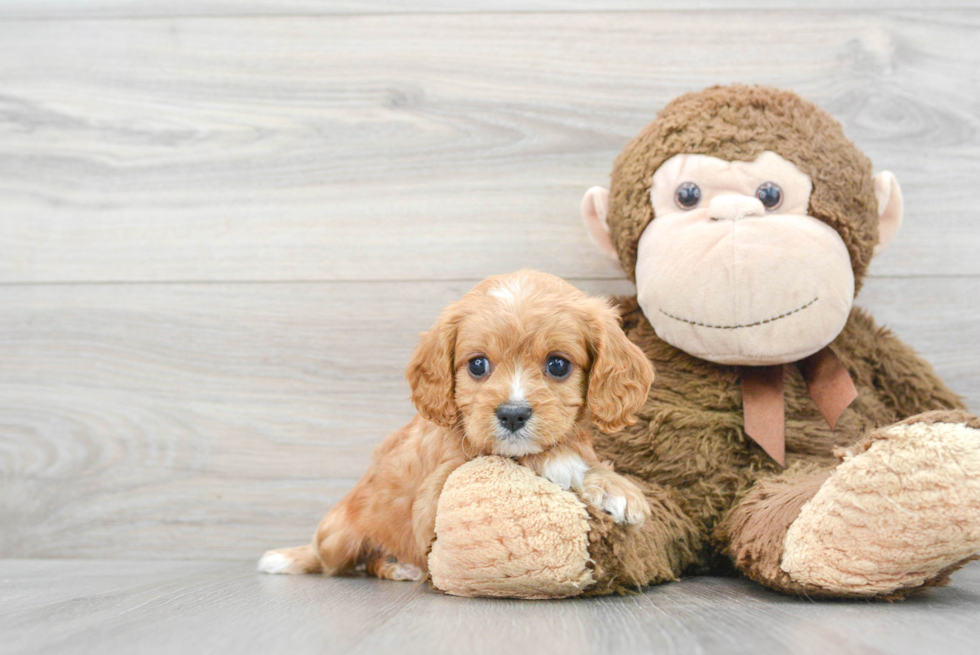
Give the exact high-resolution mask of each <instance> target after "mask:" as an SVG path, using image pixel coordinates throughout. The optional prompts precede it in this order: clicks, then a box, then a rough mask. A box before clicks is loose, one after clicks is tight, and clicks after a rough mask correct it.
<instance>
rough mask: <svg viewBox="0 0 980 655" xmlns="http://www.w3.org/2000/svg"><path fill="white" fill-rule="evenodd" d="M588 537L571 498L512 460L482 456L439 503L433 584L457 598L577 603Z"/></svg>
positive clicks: (586, 580)
mask: <svg viewBox="0 0 980 655" xmlns="http://www.w3.org/2000/svg"><path fill="white" fill-rule="evenodd" d="M588 532H589V515H588V512H587V511H586V509H585V505H584V504H583V503H582V502H581V501H580V500H579V499H578V498H577V497H576V496H575V495H574V494H571V493H568V492H566V491H563V490H562V489H561V488H560V487H559V486H558V485H556V484H555V483H553V482H551V481H549V480H546V479H544V478H541V477H538V476H537V475H535V474H534V472H533V471H531V470H530V469H528V468H526V467H524V466H520V465H519V464H516V463H515V462H513V461H511V460H509V459H504V458H502V457H479V458H477V459H474V460H473V461H471V462H467V463H466V464H464V465H463V466H461V467H460V468H459V469H457V470H456V471H455V472H454V473H453V474H452V475H450V476H449V479H448V480H447V481H446V486H445V487H444V488H443V491H442V495H441V496H440V498H439V508H438V511H437V514H436V541H435V544H433V546H432V552H431V553H430V554H429V572H430V573H431V575H432V583H433V585H435V587H436V588H438V589H441V590H442V591H445V592H446V593H449V594H453V595H456V596H502V597H509V598H565V597H568V596H575V595H578V594H580V593H582V591H584V590H585V589H586V588H588V587H589V586H590V585H592V584H593V579H592V572H591V570H590V569H589V567H588V563H589V552H588Z"/></svg>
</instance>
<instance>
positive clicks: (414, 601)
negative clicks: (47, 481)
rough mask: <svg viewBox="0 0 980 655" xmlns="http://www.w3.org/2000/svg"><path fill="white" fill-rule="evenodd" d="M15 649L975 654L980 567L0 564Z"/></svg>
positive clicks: (2, 627)
mask: <svg viewBox="0 0 980 655" xmlns="http://www.w3.org/2000/svg"><path fill="white" fill-rule="evenodd" d="M0 581H2V583H3V585H2V592H0V635H2V636H3V638H2V640H0V653H3V655H15V654H18V655H19V654H28V653H29V654H31V655H44V654H48V653H57V654H58V655H69V654H81V653H114V652H125V653H133V654H150V653H179V652H190V653H240V654H241V655H247V654H250V653H263V654H265V653H286V652H288V653H291V654H294V655H302V654H305V653H317V654H320V653H324V652H329V653H354V654H357V653H364V654H371V655H374V654H377V653H399V654H406V655H412V654H415V653H426V654H430V653H432V654H440V653H448V654H453V655H455V654H457V653H474V654H477V655H478V654H482V653H518V654H521V653H535V654H540V653H608V654H609V655H619V654H620V653H624V654H625V653H629V654H633V653H662V654H664V655H679V654H696V653H697V654H701V653H730V654H732V655H742V654H745V655H757V654H758V653H767V654H768V653H771V654H774V655H778V654H782V653H792V654H793V655H810V654H814V655H817V654H819V655H823V654H825V653H844V654H859V653H861V654H864V653H869V654H870V653H892V654H895V655H912V654H916V655H917V654H919V653H944V655H959V654H961V653H963V654H967V653H975V652H976V643H977V640H978V639H980V624H978V623H977V621H976V616H977V613H978V612H980V565H977V564H973V565H970V566H969V567H967V568H966V569H964V570H963V571H960V572H959V573H958V574H957V575H956V576H955V577H954V578H953V584H952V585H951V586H950V587H948V588H944V589H934V590H932V591H930V592H929V593H928V595H926V596H924V597H922V598H916V599H912V600H909V601H906V602H902V603H897V604H890V603H854V602H850V603H841V602H816V603H815V602H811V601H808V600H806V599H798V598H793V597H787V596H782V595H777V594H775V593H772V592H769V591H766V590H765V589H763V588H761V587H760V586H758V585H755V584H754V583H751V582H748V581H746V580H741V579H725V578H713V577H701V578H691V579H688V580H683V581H681V582H677V583H672V584H667V585H662V586H659V587H653V588H650V589H648V590H646V591H644V592H643V593H641V594H638V595H635V596H627V597H611V598H589V599H583V600H572V601H567V600H566V601H558V602H547V601H511V600H487V599H469V598H454V597H452V596H444V595H442V594H439V593H437V592H435V591H432V590H430V589H428V588H427V587H424V586H419V585H415V584H412V583H404V582H389V581H379V580H373V579H364V578H323V577H320V576H295V577H288V576H266V575H259V574H256V573H254V571H253V567H252V565H251V564H250V563H249V564H230V563H217V562H210V563H208V562H184V563H172V562H95V561H92V562H73V561H29V560H6V561H0Z"/></svg>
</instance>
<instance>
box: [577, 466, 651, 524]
mask: <svg viewBox="0 0 980 655" xmlns="http://www.w3.org/2000/svg"><path fill="white" fill-rule="evenodd" d="M582 497H583V498H584V499H585V501H586V502H588V503H589V504H590V505H592V506H594V507H598V508H599V509H601V510H602V511H604V512H606V513H607V514H609V515H610V516H612V517H613V520H614V521H616V523H629V524H631V525H640V524H641V523H643V522H644V521H645V520H646V519H647V517H649V516H650V505H649V503H647V500H646V498H645V497H644V496H643V492H642V491H640V489H639V487H637V486H636V485H635V484H633V483H632V482H630V481H629V480H627V479H626V478H624V477H622V476H619V475H617V474H615V473H613V472H612V471H608V470H605V469H593V470H591V471H590V472H589V473H588V474H587V475H586V476H585V480H584V481H583V483H582Z"/></svg>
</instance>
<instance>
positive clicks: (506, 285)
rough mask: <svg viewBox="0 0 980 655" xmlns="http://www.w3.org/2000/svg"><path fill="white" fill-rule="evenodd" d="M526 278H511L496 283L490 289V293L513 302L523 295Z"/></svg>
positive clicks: (510, 302) (507, 301)
mask: <svg viewBox="0 0 980 655" xmlns="http://www.w3.org/2000/svg"><path fill="white" fill-rule="evenodd" d="M525 283H526V280H525V279H524V278H522V277H518V278H513V279H510V280H507V281H506V282H503V283H502V284H499V285H497V286H496V287H494V288H493V289H491V290H490V295H491V296H493V297H494V298H498V299H500V300H502V301H504V302H505V303H509V304H514V303H516V302H517V300H518V299H519V298H520V297H521V296H522V295H524V287H525Z"/></svg>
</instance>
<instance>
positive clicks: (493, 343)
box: [259, 271, 653, 580]
mask: <svg viewBox="0 0 980 655" xmlns="http://www.w3.org/2000/svg"><path fill="white" fill-rule="evenodd" d="M407 377H408V381H409V384H410V385H411V389H412V401H413V402H414V404H415V407H416V408H417V409H418V412H419V413H418V415H417V416H415V418H414V419H412V421H411V422H410V423H409V424H408V425H406V426H405V427H403V428H401V429H400V430H398V431H396V432H395V433H394V434H392V435H390V436H389V437H388V438H387V439H385V440H384V442H383V443H381V444H380V445H379V446H378V447H377V449H376V450H375V452H374V461H373V463H372V465H371V467H370V469H369V470H368V472H367V473H366V474H365V475H364V477H363V478H361V480H360V481H359V482H358V483H357V484H356V485H355V486H354V488H353V489H352V490H351V491H350V493H348V494H347V495H346V496H345V497H344V498H343V500H341V501H340V502H339V503H338V504H337V505H336V506H335V507H334V508H333V509H332V510H330V512H329V513H328V514H327V515H326V517H324V519H323V521H322V522H321V523H320V526H319V528H318V529H317V531H316V535H315V536H314V537H313V543H312V544H311V545H308V546H300V547H297V548H284V549H280V550H272V551H269V552H267V553H266V554H265V555H264V556H263V557H262V559H261V560H260V561H259V570H260V571H264V572H266V573H314V572H323V573H325V574H328V575H334V574H339V573H343V572H345V571H349V570H351V569H354V568H358V567H364V568H366V570H367V571H368V572H369V573H371V574H372V575H376V576H377V577H379V578H388V579H392V580H417V579H420V578H422V577H423V576H424V575H425V574H426V559H427V556H428V553H429V548H430V547H431V545H432V542H433V540H434V538H435V518H436V516H435V515H436V505H437V502H438V499H439V494H440V492H441V491H442V487H443V485H444V484H445V482H446V478H447V477H449V474H450V473H452V472H453V471H454V470H456V469H457V468H458V467H459V466H461V465H462V464H463V463H465V462H466V461H467V460H469V459H472V458H474V457H477V456H479V455H499V456H503V457H511V458H513V459H515V460H516V461H517V462H519V463H521V464H523V465H525V466H528V467H530V468H531V469H533V470H534V471H535V472H536V473H537V474H538V475H541V476H543V477H545V478H548V479H549V480H551V481H553V482H555V483H556V484H558V485H559V486H561V487H562V488H564V489H571V490H574V491H576V492H578V494H579V495H580V496H581V497H582V499H583V500H584V501H585V502H588V503H590V504H592V505H594V506H596V507H599V508H601V509H603V510H605V511H606V512H608V513H609V514H611V515H612V516H613V517H614V518H615V520H616V521H617V522H626V523H641V522H642V521H643V520H644V519H645V518H646V517H647V516H648V515H649V513H650V509H649V505H648V504H647V502H646V500H645V499H644V497H643V495H642V493H641V492H640V490H639V489H638V488H637V487H636V486H635V485H634V484H633V483H632V482H630V481H628V480H627V479H625V478H623V477H620V476H619V475H617V474H616V473H614V472H613V471H612V468H611V467H610V466H609V465H607V464H603V463H601V462H600V461H599V460H598V458H597V457H596V454H595V452H594V451H593V450H592V444H591V441H590V439H589V436H588V432H587V430H586V427H585V426H586V423H587V422H588V421H592V422H593V423H594V424H595V425H596V426H597V427H598V428H599V429H600V430H602V431H604V432H615V431H617V430H620V429H622V428H623V427H625V426H627V425H631V424H632V423H634V422H635V421H636V418H635V416H634V413H635V412H636V411H637V410H638V409H639V408H640V407H641V406H642V405H643V403H644V402H645V401H646V397H647V392H648V391H649V388H650V383H651V382H652V381H653V368H652V366H651V365H650V362H649V361H648V360H647V358H646V356H645V355H644V354H643V352H642V351H640V349H639V348H637V347H636V346H635V345H633V343H631V342H630V341H629V340H628V339H627V338H626V335H625V334H623V331H622V329H621V328H620V327H619V318H618V314H617V313H616V311H615V310H614V309H613V308H612V307H610V305H609V304H608V302H606V301H605V300H602V299H600V298H591V297H588V296H586V295H585V294H584V293H582V292H581V291H579V290H578V289H576V288H575V287H573V286H571V285H570V284H568V283H567V282H565V281H563V280H561V279H560V278H557V277H554V276H552V275H546V274H544V273H538V272H535V271H520V272H518V273H513V274H510V275H500V276H495V277H491V278H488V279H486V280H484V281H483V282H481V283H480V284H478V285H477V286H476V287H475V288H474V289H473V290H472V291H470V292H469V293H467V294H466V295H465V296H463V298H462V299H461V300H459V301H458V302H456V303H454V304H452V305H450V306H449V307H447V308H446V309H445V310H444V311H443V312H442V314H441V315H440V317H439V319H438V321H437V322H436V324H435V326H434V327H433V328H432V329H431V330H430V331H429V332H427V333H425V334H424V335H423V336H422V339H421V342H420V343H419V345H418V347H417V348H416V350H415V353H414V355H413V357H412V361H411V363H410V364H409V367H408V372H407Z"/></svg>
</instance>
